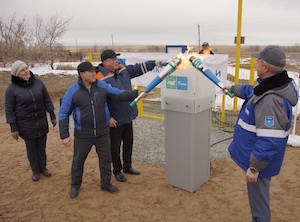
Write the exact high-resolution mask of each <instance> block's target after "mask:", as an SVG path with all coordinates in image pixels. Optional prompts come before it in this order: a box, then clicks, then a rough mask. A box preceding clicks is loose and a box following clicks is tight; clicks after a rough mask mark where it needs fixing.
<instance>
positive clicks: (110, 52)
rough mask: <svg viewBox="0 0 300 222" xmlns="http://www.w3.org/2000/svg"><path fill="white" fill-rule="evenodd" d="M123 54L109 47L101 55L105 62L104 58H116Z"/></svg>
mask: <svg viewBox="0 0 300 222" xmlns="http://www.w3.org/2000/svg"><path fill="white" fill-rule="evenodd" d="M119 55H121V54H119V53H115V52H114V51H113V50H111V49H107V50H104V51H103V52H102V54H101V56H100V58H101V61H102V62H103V61H104V60H106V59H113V58H116V57H117V56H119Z"/></svg>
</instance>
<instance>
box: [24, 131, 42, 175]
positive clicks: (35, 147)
mask: <svg viewBox="0 0 300 222" xmlns="http://www.w3.org/2000/svg"><path fill="white" fill-rule="evenodd" d="M46 142H47V134H46V135H44V136H41V137H39V138H36V139H25V144H26V150H27V157H28V160H29V163H30V167H31V170H32V172H34V173H38V172H40V171H41V170H42V169H46V164H47V163H46V162H47V155H46Z"/></svg>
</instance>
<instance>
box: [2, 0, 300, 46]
mask: <svg viewBox="0 0 300 222" xmlns="http://www.w3.org/2000/svg"><path fill="white" fill-rule="evenodd" d="M240 2H242V5H241V6H242V7H241V8H242V10H241V18H242V27H241V35H242V36H244V37H245V45H270V44H274V45H282V46H289V45H290V46H291V45H295V44H297V45H300V1H299V0H287V1H282V0H211V1H208V0H207V1H203V0H185V1H178V0H173V1H171V0H160V1H158V0H151V1H150V0H114V1H112V0H85V1H76V0H26V1H24V0H1V1H0V17H1V18H2V19H3V20H4V21H7V20H8V19H9V18H11V16H12V15H13V14H14V13H15V14H16V16H17V18H18V19H22V18H24V17H25V18H26V19H27V20H28V21H30V22H31V23H33V20H34V18H35V17H36V16H37V15H39V16H41V17H42V18H44V20H47V19H48V18H49V17H50V16H51V15H55V14H59V15H60V16H61V17H63V18H72V20H71V23H70V26H69V28H68V30H67V31H66V33H65V34H64V35H63V37H62V38H61V39H59V42H61V43H62V44H63V45H65V46H93V45H98V46H106V45H109V46H113V45H198V44H199V42H200V43H202V42H204V41H207V42H209V44H210V45H211V46H213V45H234V37H235V36H236V35H237V21H238V6H239V3H240ZM198 26H200V28H198ZM199 33H200V34H199ZM199 38H200V41H199Z"/></svg>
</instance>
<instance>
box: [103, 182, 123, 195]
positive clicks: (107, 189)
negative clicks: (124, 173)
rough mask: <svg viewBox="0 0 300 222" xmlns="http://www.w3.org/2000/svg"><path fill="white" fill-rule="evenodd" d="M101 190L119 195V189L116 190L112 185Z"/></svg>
mask: <svg viewBox="0 0 300 222" xmlns="http://www.w3.org/2000/svg"><path fill="white" fill-rule="evenodd" d="M101 190H106V191H108V192H109V193H117V192H119V189H118V188H116V187H115V186H113V185H111V184H110V185H109V186H108V187H101Z"/></svg>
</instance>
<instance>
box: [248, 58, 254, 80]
mask: <svg viewBox="0 0 300 222" xmlns="http://www.w3.org/2000/svg"><path fill="white" fill-rule="evenodd" d="M254 70H255V58H254V57H252V56H251V58H250V79H249V84H251V85H253V84H254Z"/></svg>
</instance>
